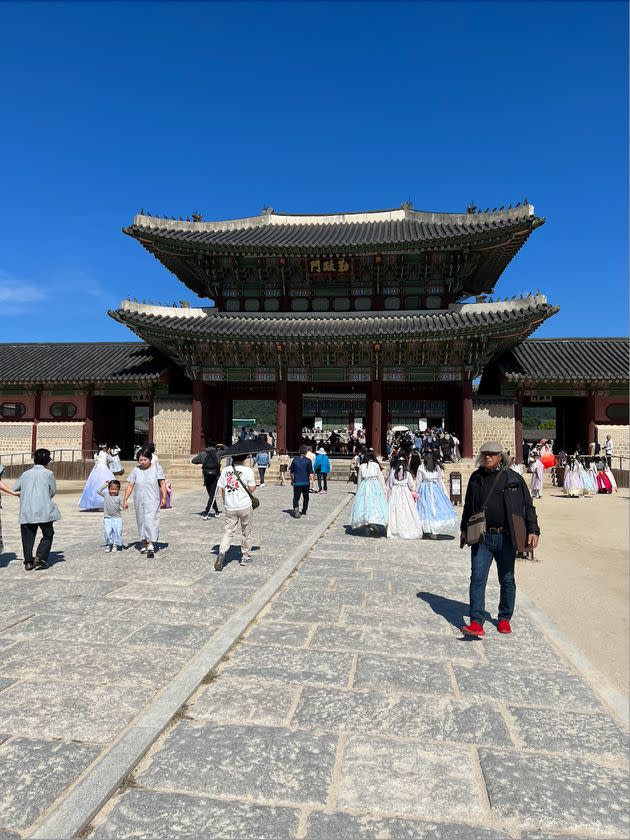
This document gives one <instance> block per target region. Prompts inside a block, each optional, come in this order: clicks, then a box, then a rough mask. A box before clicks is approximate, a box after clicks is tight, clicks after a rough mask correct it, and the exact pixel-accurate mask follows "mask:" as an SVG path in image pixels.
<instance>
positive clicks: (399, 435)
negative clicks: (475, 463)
mask: <svg viewBox="0 0 630 840" xmlns="http://www.w3.org/2000/svg"><path fill="white" fill-rule="evenodd" d="M413 452H415V453H417V455H418V457H420V456H422V455H425V454H426V453H427V452H430V453H431V454H432V455H433V458H434V460H438V461H440V462H441V463H443V464H449V463H453V462H455V461H461V457H462V456H461V453H460V450H459V438H457V437H456V436H455V435H454V434H452V433H451V432H447V431H445V430H444V429H442V428H441V427H437V426H436V427H432V428H430V429H425V430H424V431H421V430H420V429H416V430H415V431H410V430H409V429H406V430H403V429H399V430H397V431H395V432H393V431H389V432H388V433H387V448H386V453H387V457H388V458H389V460H390V462H391V463H393V462H394V461H395V460H396V458H398V457H399V456H400V455H404V456H406V457H410V456H411V454H412V453H413Z"/></svg>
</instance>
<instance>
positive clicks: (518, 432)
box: [514, 391, 523, 464]
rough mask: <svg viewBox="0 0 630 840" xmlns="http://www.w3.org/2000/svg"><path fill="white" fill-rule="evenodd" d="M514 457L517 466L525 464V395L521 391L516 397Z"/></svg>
mask: <svg viewBox="0 0 630 840" xmlns="http://www.w3.org/2000/svg"><path fill="white" fill-rule="evenodd" d="M514 457H515V458H516V463H517V464H522V463H523V395H522V394H521V392H520V391H517V392H516V395H515V397H514Z"/></svg>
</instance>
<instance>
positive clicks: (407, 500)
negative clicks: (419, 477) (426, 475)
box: [387, 457, 422, 540]
mask: <svg viewBox="0 0 630 840" xmlns="http://www.w3.org/2000/svg"><path fill="white" fill-rule="evenodd" d="M387 496H388V507H389V522H388V525H387V536H388V537H391V538H392V539H399V540H420V539H422V523H421V522H420V516H419V514H418V507H417V504H416V503H417V501H418V494H417V493H416V492H415V482H414V480H413V476H412V475H411V473H410V472H409V471H408V470H407V462H406V460H405V458H400V457H399V458H398V459H397V460H396V463H395V464H394V466H393V467H392V468H391V470H390V471H389V476H388V478H387Z"/></svg>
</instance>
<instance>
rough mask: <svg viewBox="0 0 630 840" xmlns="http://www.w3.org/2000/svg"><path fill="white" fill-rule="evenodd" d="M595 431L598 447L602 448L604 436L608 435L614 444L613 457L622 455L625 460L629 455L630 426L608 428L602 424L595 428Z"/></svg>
mask: <svg viewBox="0 0 630 840" xmlns="http://www.w3.org/2000/svg"><path fill="white" fill-rule="evenodd" d="M595 430H596V433H597V442H598V443H599V444H600V446H602V447H603V446H604V441H605V440H606V435H610V437H611V438H612V442H613V444H614V446H613V455H623V456H624V457H626V458H627V457H628V456H629V455H630V426H609V425H605V424H604V423H602V424H601V425H599V426H595Z"/></svg>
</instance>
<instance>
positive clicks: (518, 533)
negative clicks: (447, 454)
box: [461, 469, 540, 551]
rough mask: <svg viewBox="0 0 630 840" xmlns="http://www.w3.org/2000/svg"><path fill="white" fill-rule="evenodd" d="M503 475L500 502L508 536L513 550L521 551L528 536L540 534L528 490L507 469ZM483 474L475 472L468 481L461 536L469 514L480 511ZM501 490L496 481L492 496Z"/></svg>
mask: <svg viewBox="0 0 630 840" xmlns="http://www.w3.org/2000/svg"><path fill="white" fill-rule="evenodd" d="M506 473H507V482H506V484H505V490H503V501H504V503H505V513H506V518H507V521H508V523H509V526H510V534H511V535H512V544H513V545H514V546H515V547H516V550H517V551H525V549H526V547H527V537H528V535H529V534H536V535H539V534H540V528H539V527H538V519H537V517H536V508H535V507H534V504H533V502H532V497H531V496H530V494H529V489H528V487H527V484H525V481H524V480H523V477H522V476H520V475H519V474H518V473H517V472H515V471H514V470H510V469H506ZM483 474H484V470H482V469H478V470H475V472H474V473H473V474H472V475H471V476H470V480H469V481H468V487H467V488H466V499H465V501H464V510H463V513H462V524H461V530H462V531H463V532H465V531H466V528H467V526H468V520H469V518H470V517H471V516H472V515H473V513H479V512H480V510H481V503H482V502H483V489H482V485H483V482H482V475H483ZM503 486H504V485H503V482H502V481H501V480H499V484H498V487H497V489H496V490H494V491H493V492H495V493H496V492H501V490H499V487H503Z"/></svg>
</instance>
